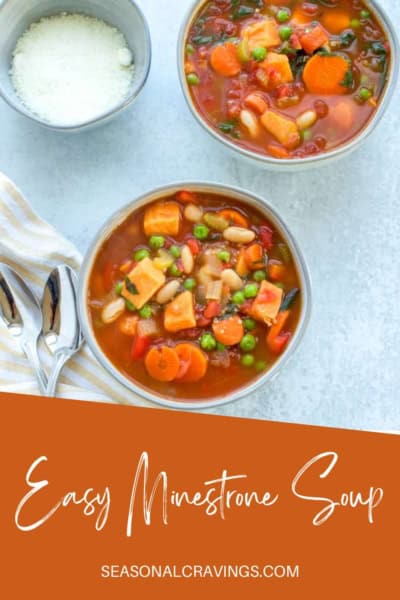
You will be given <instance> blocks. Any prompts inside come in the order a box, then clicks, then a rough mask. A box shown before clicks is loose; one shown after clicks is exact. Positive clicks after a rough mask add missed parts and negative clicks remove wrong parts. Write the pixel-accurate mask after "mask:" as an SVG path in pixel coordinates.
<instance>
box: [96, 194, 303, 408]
mask: <svg viewBox="0 0 400 600" xmlns="http://www.w3.org/2000/svg"><path fill="white" fill-rule="evenodd" d="M166 207H167V208H166ZM238 229H239V232H238ZM232 232H233V234H232ZM243 232H245V233H243ZM246 232H247V233H246ZM238 235H239V237H237V236H238ZM235 236H236V237H235ZM243 236H244V237H243ZM227 238H229V239H227ZM235 239H236V240H242V241H234V240H235ZM250 239H251V241H250ZM246 240H247V241H246ZM188 248H189V250H190V253H189V252H188V251H187V249H188ZM190 256H191V259H190ZM188 257H189V260H188ZM143 266H144V267H143ZM168 289H170V292H169V295H168ZM165 292H167V294H166V293H165ZM160 294H161V296H160ZM163 294H164V297H162V296H163ZM175 305H176V306H175ZM88 306H89V311H90V314H91V321H92V327H93V331H94V334H95V336H96V339H97V341H98V343H99V345H100V347H101V349H102V350H103V352H104V353H105V355H106V356H107V357H108V358H109V359H110V361H111V362H112V363H113V364H114V365H115V367H116V368H117V369H118V370H119V371H120V372H121V373H123V374H124V375H125V376H127V377H128V378H129V379H131V380H132V381H134V382H136V383H138V384H140V385H141V386H144V387H145V388H147V389H149V390H151V391H154V392H156V393H159V394H161V395H163V396H164V397H167V398H176V399H180V400H184V399H185V398H186V399H187V398H191V399H199V400H205V399H207V398H210V397H217V396H223V395H225V394H228V393H231V392H233V391H235V390H238V389H239V388H241V387H243V386H245V385H247V384H249V383H251V382H252V381H255V380H256V379H257V378H258V377H260V375H262V374H263V373H265V372H266V371H268V370H269V369H270V368H271V366H272V365H273V364H274V363H275V362H276V360H278V358H279V356H280V355H281V354H282V353H283V352H285V351H286V349H287V348H288V347H289V346H290V344H291V340H292V337H293V334H294V332H295V330H296V328H297V325H298V321H299V316H300V311H301V290H300V283H299V276H298V273H297V270H296V266H295V264H294V261H293V258H292V256H291V253H290V250H289V248H288V246H287V244H286V242H285V240H284V239H283V238H282V236H281V235H280V233H279V232H278V231H276V229H275V228H274V227H273V226H272V225H271V223H269V222H268V221H266V219H265V217H264V216H263V215H262V214H261V213H260V212H259V211H258V210H256V209H254V208H250V207H248V206H247V205H244V204H241V203H240V202H237V201H232V199H230V198H228V197H223V196H218V195H213V194H204V193H197V194H194V193H193V192H181V193H178V194H176V195H174V196H172V197H168V198H165V199H163V201H162V202H155V203H153V204H151V205H149V206H147V207H145V208H141V209H138V210H137V211H135V212H133V213H132V214H131V215H130V216H129V218H128V219H127V220H126V221H125V222H124V223H122V224H121V225H120V226H119V227H118V228H117V229H116V230H115V231H114V232H113V233H112V234H111V236H110V237H109V239H108V240H107V241H106V242H105V243H104V245H103V246H102V248H101V249H100V251H99V253H98V255H97V257H96V259H95V262H94V266H93V270H92V273H91V276H90V282H89V293H88Z"/></svg>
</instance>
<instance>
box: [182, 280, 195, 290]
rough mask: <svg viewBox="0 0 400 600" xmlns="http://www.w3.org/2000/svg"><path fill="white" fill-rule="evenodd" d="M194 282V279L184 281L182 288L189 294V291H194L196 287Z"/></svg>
mask: <svg viewBox="0 0 400 600" xmlns="http://www.w3.org/2000/svg"><path fill="white" fill-rule="evenodd" d="M196 285H197V284H196V280H195V279H191V278H189V279H186V280H185V283H184V284H183V287H184V288H185V290H189V292H190V291H191V290H194V288H195V287H196Z"/></svg>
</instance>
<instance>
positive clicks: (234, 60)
mask: <svg viewBox="0 0 400 600" xmlns="http://www.w3.org/2000/svg"><path fill="white" fill-rule="evenodd" d="M210 63H211V66H212V68H213V69H214V71H215V72H216V73H218V74H219V75H223V76H224V77H235V75H238V73H240V71H241V69H242V66H241V64H240V61H239V59H238V57H237V52H236V46H235V45H234V44H232V43H231V42H225V44H220V45H219V46H215V48H214V50H213V51H212V53H211V57H210Z"/></svg>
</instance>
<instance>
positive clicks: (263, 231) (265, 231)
mask: <svg viewBox="0 0 400 600" xmlns="http://www.w3.org/2000/svg"><path fill="white" fill-rule="evenodd" d="M259 236H260V242H261V245H262V247H263V248H264V249H265V250H272V246H273V241H272V238H273V236H274V232H273V231H272V229H271V228H270V227H268V225H261V227H260V229H259Z"/></svg>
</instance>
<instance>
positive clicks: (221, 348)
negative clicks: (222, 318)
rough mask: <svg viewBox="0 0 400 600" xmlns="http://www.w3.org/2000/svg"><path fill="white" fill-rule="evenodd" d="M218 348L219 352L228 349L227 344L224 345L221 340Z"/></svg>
mask: <svg viewBox="0 0 400 600" xmlns="http://www.w3.org/2000/svg"><path fill="white" fill-rule="evenodd" d="M217 350H218V352H223V351H224V350H226V346H224V344H221V342H217Z"/></svg>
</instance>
